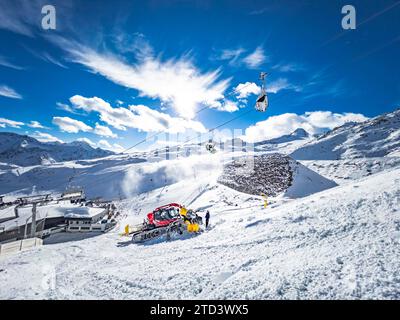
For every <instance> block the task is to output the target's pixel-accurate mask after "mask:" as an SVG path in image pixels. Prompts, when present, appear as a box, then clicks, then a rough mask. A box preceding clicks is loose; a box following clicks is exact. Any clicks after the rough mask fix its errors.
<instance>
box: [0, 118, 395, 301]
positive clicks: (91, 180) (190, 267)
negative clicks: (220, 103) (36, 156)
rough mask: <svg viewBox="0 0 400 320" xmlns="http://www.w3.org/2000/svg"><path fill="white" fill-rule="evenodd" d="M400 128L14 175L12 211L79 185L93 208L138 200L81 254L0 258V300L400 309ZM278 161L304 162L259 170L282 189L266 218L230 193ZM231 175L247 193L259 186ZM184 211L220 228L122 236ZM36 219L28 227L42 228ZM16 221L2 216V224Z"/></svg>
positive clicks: (118, 158) (77, 244) (250, 199)
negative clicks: (164, 210) (246, 169)
mask: <svg viewBox="0 0 400 320" xmlns="http://www.w3.org/2000/svg"><path fill="white" fill-rule="evenodd" d="M399 114H400V112H399V111H396V112H393V113H391V114H386V115H383V116H381V117H377V118H375V119H372V120H369V121H367V122H365V123H362V124H347V125H345V126H342V127H340V128H337V129H335V130H332V131H330V132H328V133H327V134H325V135H324V136H322V137H319V138H313V137H310V136H309V135H307V134H306V133H304V132H301V131H297V132H295V133H294V134H292V135H288V136H285V137H282V139H279V138H278V139H276V140H275V141H272V142H271V141H265V142H263V143H261V144H258V145H257V146H255V150H254V152H243V151H242V150H241V149H234V150H233V152H221V151H220V152H218V153H217V154H215V155H209V154H198V155H191V156H188V154H190V151H189V147H188V146H185V147H183V148H181V149H180V148H178V147H176V148H170V149H169V152H170V155H172V156H173V157H172V158H171V159H172V160H162V156H161V153H162V152H165V150H164V151H163V150H162V149H160V150H157V151H152V152H136V153H134V154H130V155H113V156H110V157H107V158H101V159H93V160H77V161H69V162H59V163H52V164H49V165H34V166H27V167H18V166H15V165H8V164H6V163H1V164H0V194H7V197H6V198H5V200H7V199H10V198H13V197H15V196H17V195H21V194H32V193H42V192H45V191H52V192H59V193H61V192H63V191H64V190H65V187H66V183H67V182H68V181H70V184H71V185H75V186H82V187H83V188H85V192H86V194H87V195H88V196H89V197H95V196H102V197H106V198H109V199H111V198H119V196H121V195H123V196H124V197H126V199H124V200H118V201H116V202H115V204H116V205H117V207H118V211H119V212H121V213H122V214H121V216H120V220H119V221H118V225H117V227H116V228H114V229H112V230H111V231H109V232H108V233H105V234H103V233H102V234H95V235H93V234H92V235H90V237H89V236H88V237H85V235H82V234H79V235H75V238H74V239H73V241H71V238H70V237H69V238H68V240H69V241H68V242H64V241H66V240H67V239H65V237H64V238H63V236H64V235H62V234H58V235H56V236H55V237H50V238H49V239H47V240H46V241H45V245H44V246H42V247H37V248H34V249H32V250H30V251H23V252H21V253H19V254H16V255H13V256H7V257H1V256H0V283H1V286H0V299H400V250H399V245H400V157H399V156H398V152H399V140H398V137H399V136H398V130H399V127H398V126H399V121H398V119H399ZM192 147H194V148H195V149H196V150H197V151H198V150H201V149H202V147H201V146H198V145H193V146H192ZM25 148H26V147H25ZM196 150H195V151H196ZM197 151H196V153H197ZM276 152H279V153H281V154H284V155H288V154H292V155H293V156H295V157H297V159H302V160H298V161H295V160H293V159H291V158H290V157H285V156H279V157H281V158H282V159H287V161H286V160H285V161H284V164H285V165H284V166H278V165H277V163H273V161H271V162H269V163H267V162H266V166H265V167H264V166H260V167H259V168H260V170H259V174H260V175H259V176H258V178H259V179H261V180H262V181H260V183H261V185H262V183H264V185H265V184H268V183H269V182H268V181H267V178H268V175H265V174H264V173H263V170H264V169H267V170H270V171H271V170H275V171H276V174H275V173H274V175H276V176H277V178H279V179H280V178H282V179H283V180H282V181H278V182H279V183H281V182H282V185H283V186H284V188H282V189H281V188H279V192H276V193H274V194H273V195H272V194H271V196H270V197H268V206H267V208H264V199H263V198H262V197H261V196H259V193H258V191H257V192H253V193H252V192H249V193H244V192H240V191H246V192H248V191H249V190H247V189H246V190H245V189H244V188H242V186H241V187H239V188H236V189H237V190H239V191H237V190H234V189H231V188H230V187H228V186H227V185H223V184H221V183H219V182H218V181H221V180H220V179H218V178H219V177H220V176H221V173H222V172H224V171H223V170H224V168H225V169H226V166H227V164H229V163H232V161H233V162H235V161H239V162H240V161H241V159H242V158H243V157H246V156H252V155H256V156H257V157H258V158H262V159H265V157H266V158H268V157H271V156H272V155H271V153H273V154H276ZM257 157H256V158H257ZM278 162H279V161H278ZM262 163H264V162H262ZM286 164H288V166H286ZM285 170H286V171H285ZM288 172H290V175H287V173H288ZM225 175H227V176H225V179H226V180H227V179H228V178H229V179H230V180H231V181H235V182H236V183H240V184H242V185H244V184H246V179H247V178H249V179H250V178H252V177H251V176H246V177H247V178H243V177H241V178H240V176H239V174H238V172H236V171H235V170H232V171H229V172H228V174H226V170H225ZM288 176H290V177H291V181H290V185H289V184H287V183H286V182H287V181H286V180H285V179H286V178H285V177H288ZM260 177H261V178H260ZM239 178H240V179H239ZM242 178H243V179H242ZM256 179H257V177H256ZM71 180H72V182H71ZM271 181H272V180H271ZM271 183H272V182H271ZM228 185H229V184H228ZM247 185H251V181H247ZM230 186H232V185H230ZM257 190H258V189H257ZM250 193H252V194H250ZM171 202H177V203H181V204H184V205H185V206H187V207H188V208H191V209H194V210H198V212H199V214H200V215H201V216H204V214H205V211H206V210H209V211H210V213H211V227H210V228H209V229H208V230H206V231H204V232H202V233H200V234H199V235H187V236H185V237H183V238H176V239H173V240H171V241H165V239H163V238H160V239H158V240H153V241H151V242H146V243H142V244H133V243H132V242H131V239H130V238H128V237H123V236H121V233H122V232H123V230H124V227H125V225H126V224H131V225H134V224H138V223H141V222H142V221H143V219H144V218H145V216H146V214H147V213H148V212H151V211H152V210H153V209H154V208H156V207H158V206H161V205H165V204H168V203H171ZM45 208H46V207H43V208H40V209H38V210H39V211H40V214H44V211H43V212H42V209H43V210H45ZM70 209H71V208H69V207H68V205H67V204H66V203H65V204H62V205H59V206H58V207H54V208H51V207H47V208H46V210H48V212H47V214H49V213H51V214H53V213H54V214H56V213H57V212H58V213H59V212H60V210H61V211H62V214H65V212H67V211H68V210H70ZM7 210H11V211H9V212H8V211H7ZM24 210H26V212H25V211H21V215H22V217H26V216H28V215H30V209H29V208H26V209H24ZM12 214H13V212H12V208H8V209H4V210H0V219H1V218H2V217H3V216H2V215H4V216H7V215H9V216H10V215H11V216H12ZM49 284H50V286H49ZM51 284H53V285H51Z"/></svg>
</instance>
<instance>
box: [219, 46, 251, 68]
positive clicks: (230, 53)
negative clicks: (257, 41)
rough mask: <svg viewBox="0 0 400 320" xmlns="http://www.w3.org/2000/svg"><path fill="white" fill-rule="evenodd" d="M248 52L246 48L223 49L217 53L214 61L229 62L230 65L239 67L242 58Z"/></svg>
mask: <svg viewBox="0 0 400 320" xmlns="http://www.w3.org/2000/svg"><path fill="white" fill-rule="evenodd" d="M245 52H246V50H245V49H244V48H236V49H223V50H221V51H219V52H218V53H217V55H215V56H214V57H213V59H216V60H221V61H228V63H229V64H230V65H239V64H240V62H241V61H240V57H241V56H242V54H243V53H245Z"/></svg>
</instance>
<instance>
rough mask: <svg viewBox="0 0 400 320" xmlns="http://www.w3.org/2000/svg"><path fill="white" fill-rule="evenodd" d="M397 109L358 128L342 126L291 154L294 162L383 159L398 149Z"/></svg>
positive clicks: (399, 143) (399, 118)
mask: <svg viewBox="0 0 400 320" xmlns="http://www.w3.org/2000/svg"><path fill="white" fill-rule="evenodd" d="M399 135H400V109H399V110H396V111H394V112H392V113H388V114H384V115H381V116H379V117H376V118H373V119H371V120H368V121H366V122H363V123H360V124H351V125H345V126H342V127H339V128H336V129H334V130H332V131H329V132H328V133H327V134H325V135H324V136H322V137H320V138H318V139H316V140H312V141H309V142H308V143H306V144H305V145H304V146H303V147H301V148H299V149H297V150H295V151H293V152H292V153H291V156H292V157H293V158H295V159H296V160H339V159H356V158H364V157H368V158H371V157H384V156H388V155H390V154H391V153H392V152H393V151H398V150H399V147H400V139H399Z"/></svg>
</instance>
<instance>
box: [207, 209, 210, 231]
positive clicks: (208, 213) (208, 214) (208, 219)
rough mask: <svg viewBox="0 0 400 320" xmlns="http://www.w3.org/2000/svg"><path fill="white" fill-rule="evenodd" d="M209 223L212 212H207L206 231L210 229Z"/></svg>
mask: <svg viewBox="0 0 400 320" xmlns="http://www.w3.org/2000/svg"><path fill="white" fill-rule="evenodd" d="M209 221H210V211H208V210H207V212H206V229H207V228H208V224H209Z"/></svg>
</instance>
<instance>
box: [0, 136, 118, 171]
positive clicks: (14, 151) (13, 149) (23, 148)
mask: <svg viewBox="0 0 400 320" xmlns="http://www.w3.org/2000/svg"><path fill="white" fill-rule="evenodd" d="M112 154H114V153H113V152H111V151H106V150H102V149H99V148H97V149H94V148H92V147H91V146H90V145H88V144H87V143H85V142H79V141H75V142H71V143H59V142H54V143H44V142H39V141H38V140H36V139H34V138H32V137H29V136H22V135H19V134H15V133H8V132H0V162H4V163H9V164H15V165H19V166H34V165H40V164H49V163H55V162H61V161H71V160H83V159H94V158H101V157H106V156H109V155H112Z"/></svg>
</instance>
